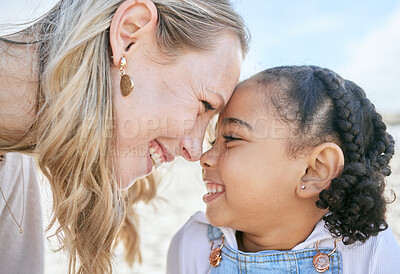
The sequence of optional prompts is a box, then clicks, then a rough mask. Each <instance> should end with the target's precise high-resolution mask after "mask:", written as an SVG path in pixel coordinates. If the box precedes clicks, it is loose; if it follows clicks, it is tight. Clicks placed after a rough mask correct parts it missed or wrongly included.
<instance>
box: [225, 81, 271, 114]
mask: <svg viewBox="0 0 400 274" xmlns="http://www.w3.org/2000/svg"><path fill="white" fill-rule="evenodd" d="M259 86H260V85H259V84H258V83H257V82H256V81H252V80H251V79H250V80H246V81H245V82H242V83H240V84H239V85H238V86H237V87H236V89H235V91H234V93H233V95H232V97H231V99H230V100H229V102H228V104H227V105H226V107H225V108H224V110H223V111H222V112H221V114H220V116H219V118H220V119H223V118H224V117H228V116H229V117H240V118H247V119H250V120H251V119H255V118H257V117H265V114H266V111H265V110H266V107H265V105H266V102H265V100H267V98H268V96H265V91H262V90H260V87H259Z"/></svg>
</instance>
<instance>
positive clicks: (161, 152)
mask: <svg viewBox="0 0 400 274" xmlns="http://www.w3.org/2000/svg"><path fill="white" fill-rule="evenodd" d="M148 155H149V158H148V160H149V161H150V163H149V169H150V171H151V170H152V169H153V167H155V168H159V167H160V166H161V165H162V164H163V163H165V162H171V161H172V160H174V156H173V155H172V154H171V153H170V152H169V151H168V149H167V148H166V147H165V146H163V145H162V144H161V143H160V142H158V141H157V140H152V141H150V142H149V149H148Z"/></svg>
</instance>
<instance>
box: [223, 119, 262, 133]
mask: <svg viewBox="0 0 400 274" xmlns="http://www.w3.org/2000/svg"><path fill="white" fill-rule="evenodd" d="M230 124H236V125H239V126H244V127H246V128H247V129H248V130H250V131H254V130H253V127H252V126H251V125H250V124H248V123H247V122H245V121H243V120H240V119H237V118H231V117H227V118H224V120H222V126H227V125H230Z"/></svg>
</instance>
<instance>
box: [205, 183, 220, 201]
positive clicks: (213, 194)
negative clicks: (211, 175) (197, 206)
mask: <svg viewBox="0 0 400 274" xmlns="http://www.w3.org/2000/svg"><path fill="white" fill-rule="evenodd" d="M206 188H207V193H206V194H205V195H204V196H203V201H204V202H205V203H210V202H212V201H214V200H215V199H217V198H218V197H220V196H221V195H222V194H224V193H225V186H224V185H222V184H218V183H215V182H210V181H206Z"/></svg>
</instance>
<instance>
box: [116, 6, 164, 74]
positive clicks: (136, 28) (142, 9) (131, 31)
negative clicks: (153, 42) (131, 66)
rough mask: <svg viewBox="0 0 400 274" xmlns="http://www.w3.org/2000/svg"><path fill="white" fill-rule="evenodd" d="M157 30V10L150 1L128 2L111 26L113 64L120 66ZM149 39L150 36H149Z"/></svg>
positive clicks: (119, 8) (119, 9) (118, 11)
mask: <svg viewBox="0 0 400 274" xmlns="http://www.w3.org/2000/svg"><path fill="white" fill-rule="evenodd" d="M156 30H157V8H156V6H155V5H154V3H153V2H152V1H150V0H127V1H125V2H123V3H122V4H121V5H120V6H119V7H118V9H117V10H116V12H115V14H114V16H113V18H112V20H111V25H110V44H111V49H112V55H113V63H114V65H115V66H119V65H120V64H119V62H120V60H121V58H122V57H125V58H128V57H129V56H130V55H132V53H133V52H134V51H135V49H136V48H137V46H138V44H139V43H140V42H141V40H145V37H146V35H151V36H152V37H154V34H155V31H156ZM147 37H148V36H147Z"/></svg>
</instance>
